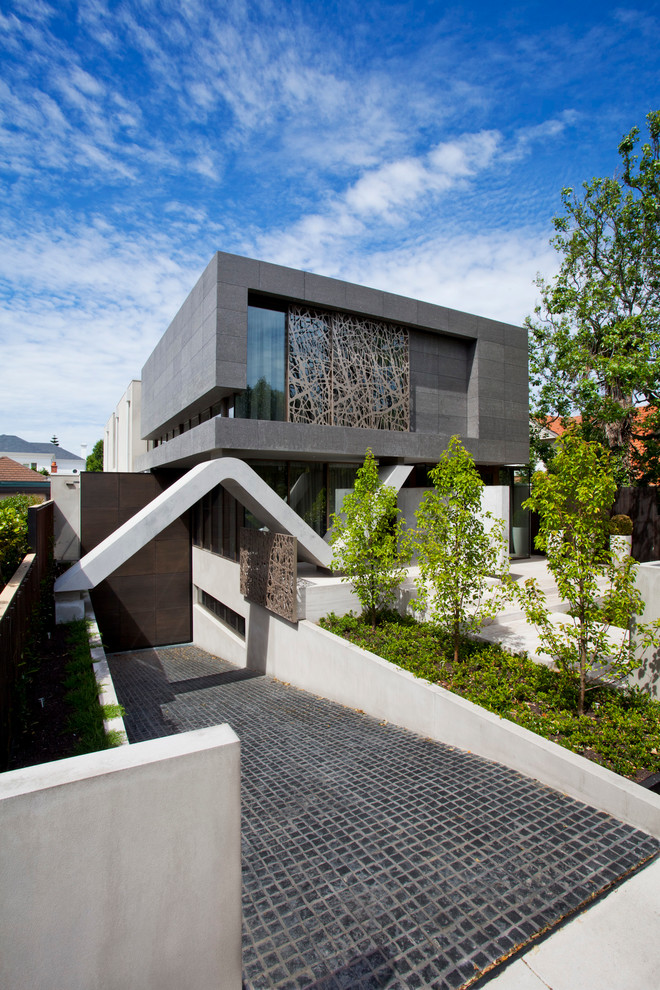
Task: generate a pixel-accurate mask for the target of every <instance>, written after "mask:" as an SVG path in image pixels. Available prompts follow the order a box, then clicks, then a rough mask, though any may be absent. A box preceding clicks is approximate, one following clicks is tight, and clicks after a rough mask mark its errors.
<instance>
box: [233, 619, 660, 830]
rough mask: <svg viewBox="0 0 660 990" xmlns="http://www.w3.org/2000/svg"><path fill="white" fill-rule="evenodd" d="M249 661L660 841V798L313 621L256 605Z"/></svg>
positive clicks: (294, 682)
mask: <svg viewBox="0 0 660 990" xmlns="http://www.w3.org/2000/svg"><path fill="white" fill-rule="evenodd" d="M250 613H251V615H250V635H249V637H248V647H247V664H248V666H249V667H253V666H254V667H255V668H256V669H264V670H266V671H267V673H268V674H271V675H272V676H273V677H277V678H278V679H279V680H283V681H286V682H288V683H290V684H294V685H295V686H296V687H300V688H303V689H305V690H307V691H311V692H312V693H313V694H318V695H321V696H323V697H325V698H329V699H330V700H332V701H337V702H339V703H340V704H343V705H347V706H349V707H351V708H360V709H361V710H362V711H364V712H366V713H367V714H369V715H372V716H373V717H374V718H378V719H381V720H383V719H384V720H386V721H388V722H392V723H394V724H395V725H400V726H402V727H404V728H406V729H410V730H411V731H413V732H419V733H421V734H422V735H424V736H428V737H429V738H431V739H437V740H439V741H440V742H444V743H447V744H448V745H450V746H458V747H460V748H461V749H465V750H469V751H471V752H473V753H477V754H478V755H480V756H483V757H486V758H487V759H491V760H496V761H498V762H500V763H503V764H504V765H505V766H508V767H511V768H512V769H514V770H517V771H519V772H520V773H523V774H525V775H526V776H528V777H533V778H535V779H537V780H539V781H541V782H542V783H544V784H547V785H549V786H550V787H554V788H556V789H557V790H560V791H562V792H563V793H565V794H569V795H570V796H571V797H574V798H577V799H578V800H581V801H585V802H586V803H587V804H591V805H592V806H593V807H595V808H598V809H600V810H601V811H605V812H607V813H608V814H611V815H614V816H615V817H617V818H619V819H621V820H623V821H626V822H629V823H630V824H631V825H635V826H636V827H639V828H642V829H645V830H646V831H648V832H650V833H651V834H653V835H655V836H657V837H658V838H660V795H657V794H653V793H652V792H649V791H647V790H646V789H645V788H642V787H640V786H639V785H638V784H634V783H632V781H629V780H626V779H625V778H623V777H620V776H618V775H617V774H615V773H612V772H611V771H610V770H606V769H605V768H604V767H600V766H598V765H596V764H593V763H591V762H590V761H589V760H586V759H585V758H584V757H582V756H577V755H576V754H575V753H571V752H569V750H566V749H563V748H562V747H561V746H557V745H556V744H555V743H552V742H549V741H548V740H546V739H542V738H541V737H540V736H537V735H535V734H534V733H532V732H529V731H528V730H527V729H523V728H521V727H520V726H517V725H514V724H513V723H512V722H509V721H507V720H506V719H502V718H500V717H499V716H497V715H493V714H491V713H490V712H487V711H485V709H483V708H479V707H478V706H477V705H474V704H472V703H471V702H469V701H466V700H465V699H463V698H460V697H458V695H454V694H451V693H450V692H449V691H445V690H444V689H443V688H440V687H438V686H437V685H435V684H433V685H432V684H428V683H427V682H425V681H422V680H420V679H418V678H415V677H413V675H412V674H409V673H408V672H407V671H404V670H401V669H399V668H398V667H395V666H394V665H393V664H390V663H388V662H387V661H385V660H382V659H381V658H380V657H377V656H375V655H374V654H371V653H368V652H367V651H365V650H361V649H359V648H358V647H355V646H352V645H351V644H350V643H347V642H346V641H344V640H341V639H339V638H338V637H336V636H334V635H332V634H331V633H328V632H326V631H325V630H323V629H320V628H319V627H318V626H316V625H314V624H313V623H311V622H309V621H305V622H301V623H299V624H298V629H297V632H296V630H295V628H293V627H290V626H289V625H288V624H287V623H284V622H282V621H281V620H278V619H277V618H276V617H275V616H273V615H269V614H268V613H267V612H265V610H263V609H259V607H258V606H254V605H253V606H251V607H250Z"/></svg>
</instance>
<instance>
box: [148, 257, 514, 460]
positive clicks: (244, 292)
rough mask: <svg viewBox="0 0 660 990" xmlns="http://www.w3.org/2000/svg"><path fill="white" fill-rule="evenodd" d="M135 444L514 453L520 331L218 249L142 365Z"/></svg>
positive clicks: (245, 453)
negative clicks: (454, 447) (451, 447)
mask: <svg viewBox="0 0 660 990" xmlns="http://www.w3.org/2000/svg"><path fill="white" fill-rule="evenodd" d="M141 434H142V437H143V438H144V439H146V440H147V441H148V447H149V449H148V451H147V452H146V453H145V454H142V455H141V456H140V457H139V458H138V460H137V464H136V467H137V469H138V470H147V469H150V468H157V467H188V466H191V465H192V464H195V463H197V462H199V461H202V460H206V459H208V458H209V457H217V456H222V455H223V454H233V455H234V456H239V457H244V458H259V457H262V458H263V457H268V456H270V457H276V458H287V457H289V458H298V459H300V458H304V459H313V460H326V461H333V460H340V459H341V460H346V459H348V460H361V459H362V458H363V457H364V452H365V450H366V448H367V447H371V448H372V450H373V451H374V454H375V455H376V456H377V457H380V458H383V459H391V460H400V461H403V462H405V463H411V464H414V463H418V464H424V463H426V464H428V463H434V462H436V461H437V460H438V458H439V457H440V455H441V453H442V452H443V450H444V449H445V448H446V446H447V444H448V441H449V438H450V437H451V436H453V435H454V434H458V435H459V436H461V438H462V439H463V442H464V443H465V445H466V446H467V447H468V448H469V449H470V450H471V452H472V454H473V456H474V458H475V460H476V461H477V463H478V464H482V465H486V464H488V465H492V466H498V465H500V466H504V465H507V464H522V463H525V462H526V461H527V460H528V376H527V334H526V331H525V330H524V329H522V328H521V327H516V326H511V325H509V324H504V323H500V322H497V321H494V320H489V319H486V318H483V317H479V316H472V315H469V314H467V313H463V312H459V311H457V310H452V309H447V308H445V307H442V306H435V305H432V304H430V303H426V302H421V301H417V300H414V299H408V298H405V297H402V296H397V295H393V294H392V293H388V292H382V291H379V290H376V289H369V288H366V287H364V286H360V285H354V284H351V283H347V282H342V281H339V280H337V279H332V278H326V277H323V276H320V275H314V274H311V273H309V272H302V271H296V270H294V269H290V268H284V267H281V266H279V265H273V264H269V263H266V262H261V261H256V260H252V259H249V258H242V257H238V256H236V255H230V254H224V253H217V254H216V255H215V256H214V257H213V258H212V260H211V262H210V263H209V265H208V266H207V268H206V270H205V271H204V273H203V274H202V276H201V278H200V279H199V281H198V283H197V285H196V286H195V287H194V289H193V290H192V292H191V293H190V295H189V296H188V298H187V299H186V300H185V302H184V304H183V306H182V307H181V309H180V310H179V312H178V313H177V315H176V316H175V317H174V319H173V321H172V323H171V324H170V326H169V327H168V329H167V330H166V331H165V333H164V335H163V337H162V339H161V340H160V341H159V343H158V344H157V346H156V348H155V349H154V351H153V352H152V354H151V356H150V357H149V359H148V360H147V362H146V364H145V366H144V368H143V370H142V427H141Z"/></svg>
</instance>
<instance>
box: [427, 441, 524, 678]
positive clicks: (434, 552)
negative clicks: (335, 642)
mask: <svg viewBox="0 0 660 990" xmlns="http://www.w3.org/2000/svg"><path fill="white" fill-rule="evenodd" d="M429 477H430V479H431V481H432V483H433V486H434V487H433V489H432V490H431V491H429V492H427V493H426V494H425V496H424V498H423V499H422V502H421V504H420V506H419V509H418V510H417V534H416V538H415V549H416V551H417V554H418V559H419V571H420V576H419V580H418V582H417V588H418V594H417V601H418V603H419V606H420V608H421V609H425V610H427V611H428V613H429V615H430V616H431V618H432V619H433V620H434V622H436V623H437V624H438V625H440V626H441V627H442V628H443V629H445V630H446V631H447V632H449V633H450V634H451V636H452V641H453V644H454V659H458V654H459V649H460V641H461V636H462V635H463V634H465V633H466V632H468V631H470V630H474V629H476V628H477V626H478V625H479V624H480V622H481V621H482V620H483V619H484V618H486V617H487V616H490V615H493V614H494V613H495V612H496V611H497V605H498V601H499V596H498V595H497V594H496V593H495V592H494V590H493V589H492V587H489V585H488V581H487V575H489V574H495V573H496V572H497V571H502V570H503V569H504V567H505V566H506V561H507V554H506V549H505V544H504V523H503V521H502V520H501V519H495V518H494V517H493V515H492V513H490V512H482V510H481V498H482V489H483V481H482V480H481V478H480V477H479V473H478V472H477V470H476V468H475V466H474V461H473V459H472V457H471V456H470V454H469V453H468V452H467V451H466V450H465V448H464V447H463V445H462V444H461V442H460V440H459V438H458V437H452V439H451V441H450V443H449V447H448V448H447V450H446V451H445V452H444V454H443V455H442V457H441V459H440V462H439V463H438V464H437V465H436V467H435V468H433V469H432V471H430V472H429ZM486 522H488V523H490V530H487V528H486V525H485V523H486Z"/></svg>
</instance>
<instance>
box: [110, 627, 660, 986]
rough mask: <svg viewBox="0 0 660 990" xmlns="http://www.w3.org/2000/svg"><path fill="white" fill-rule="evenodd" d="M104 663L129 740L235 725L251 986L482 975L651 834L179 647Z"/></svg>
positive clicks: (648, 842) (458, 980)
mask: <svg viewBox="0 0 660 990" xmlns="http://www.w3.org/2000/svg"><path fill="white" fill-rule="evenodd" d="M109 662H110V667H111V671H112V675H113V679H114V682H115V687H116V689H117V694H118V696H119V700H120V701H121V703H122V704H123V705H124V706H125V707H126V710H127V715H126V720H125V721H126V727H127V730H128V734H129V738H130V739H131V741H137V740H141V739H147V738H153V737H155V736H161V735H167V734H170V733H175V732H182V731H186V730H187V729H193V728H198V727H200V726H203V725H212V724H216V723H218V722H224V721H227V722H229V724H230V725H231V726H232V728H234V729H235V730H236V732H237V733H238V735H239V737H240V739H241V749H242V773H243V781H242V785H243V795H242V808H243V880H244V901H243V912H244V941H243V965H244V980H245V987H246V988H248V990H269V988H282V990H283V988H295V987H298V988H303V987H307V988H310V990H311V988H315V990H339V988H342V987H343V988H355V990H357V988H360V990H366V988H378V987H387V988H390V990H397V988H398V990H404V988H419V987H430V988H437V990H445V988H458V987H464V986H470V985H472V984H474V983H475V981H478V980H480V979H482V980H483V979H491V980H492V978H493V977H494V975H495V974H496V971H497V968H498V967H500V966H501V965H502V964H503V962H504V961H505V960H506V959H508V958H510V957H511V956H512V955H513V954H515V953H516V952H519V951H521V950H524V949H525V947H526V946H530V945H531V944H532V942H533V941H534V940H535V939H537V938H538V936H539V935H541V934H542V933H545V932H547V931H550V930H552V929H554V928H556V927H557V926H558V925H559V924H560V923H561V922H562V920H564V919H566V918H567V917H569V916H571V915H572V914H573V913H575V912H576V911H580V910H581V909H582V908H583V907H585V906H586V905H588V904H589V903H591V901H592V900H593V899H594V898H596V897H598V896H599V894H601V893H602V892H604V891H606V890H608V889H610V888H612V887H615V886H616V885H617V884H618V883H619V882H620V881H621V880H622V879H623V878H625V877H626V876H628V875H629V874H630V873H631V872H633V871H635V870H636V869H637V868H638V867H639V866H640V865H642V864H643V863H645V862H648V861H649V860H650V859H652V858H653V857H655V856H656V855H657V851H658V843H657V842H656V841H655V840H654V839H652V838H650V837H649V836H648V835H646V834H644V833H642V832H639V831H636V830H635V829H632V828H630V827H629V826H627V825H624V824H622V823H620V822H617V821H615V820H614V819H612V818H610V817H609V816H607V815H604V814H602V813H600V812H597V811H595V810H593V809H591V808H588V807H587V806H585V805H582V804H580V803H579V802H577V801H573V800H572V799H569V798H567V797H565V796H564V795H562V794H559V793H557V792H555V791H553V790H551V789H549V788H547V787H543V786H541V785H539V784H536V783H535V782H533V781H531V780H529V779H527V778H525V777H523V776H521V775H519V774H516V773H515V772H513V771H511V770H508V769H506V768H505V767H502V766H500V765H498V764H495V763H491V762H489V761H487V760H483V759H481V758H478V757H475V756H473V755H472V754H469V753H465V752H462V751H459V750H455V749H451V748H450V747H447V746H443V745H442V744H439V743H436V742H432V741H430V740H428V739H424V738H421V737H418V736H416V735H414V734H413V733H409V732H406V731H404V730H402V729H398V728H395V727H393V726H388V725H382V724H379V723H378V722H376V721H375V720H373V719H371V718H368V717H367V716H365V715H363V714H362V713H360V712H356V711H353V710H351V709H348V708H343V707H341V706H339V705H335V704H332V703H330V702H328V701H325V700H323V699H320V698H315V697H313V696H311V695H308V694H306V693H305V692H302V691H298V690H295V689H293V688H291V687H288V686H287V685H284V684H281V683H278V682H277V681H274V680H273V679H271V678H267V677H263V676H256V675H255V674H254V673H252V672H250V671H245V670H239V669H237V668H235V667H232V666H231V665H230V664H228V663H226V662H223V661H221V660H218V659H217V658H214V657H211V656H210V655H209V654H206V653H204V652H203V651H201V650H198V649H196V648H194V647H168V648H165V649H159V650H148V651H142V652H139V653H134V654H120V655H114V656H111V657H109ZM654 869H655V867H654ZM627 886H628V885H626V887H627ZM623 889H626V888H625V887H624V888H623ZM612 896H613V895H612V894H611V895H610V897H608V898H607V899H606V900H605V901H604V902H603V903H604V904H607V903H608V902H609V901H610V898H611V897H612ZM594 910H596V909H595V908H594ZM591 916H592V912H591V911H590V912H588V913H587V915H586V916H585V917H586V918H587V919H589V918H590V917H591ZM562 936H563V933H562V932H560V934H559V936H557V937H562ZM546 944H548V945H549V944H550V943H546ZM544 948H545V945H544V946H541V949H540V950H539V951H541V952H542V951H544ZM608 948H609V942H608V943H607V944H606V946H604V947H603V951H604V952H607V951H608ZM526 959H527V957H525V960H526ZM520 965H521V966H524V967H525V969H524V970H522V973H523V977H527V976H528V975H529V974H530V973H531V972H532V971H531V970H530V969H529V963H528V962H527V961H524V962H522V961H521V962H520ZM514 966H518V963H515V964H514ZM514 966H512V967H511V968H510V969H509V970H507V971H506V972H505V973H504V974H503V977H502V978H503V979H516V978H517V977H518V973H519V970H518V969H514ZM484 974H487V975H484ZM532 975H533V974H532ZM550 985H552V984H550ZM502 986H503V987H504V988H505V990H506V988H507V987H510V990H513V988H514V987H515V986H516V984H515V983H512V984H510V985H509V984H506V983H504V984H502ZM520 986H521V987H523V986H524V985H523V984H520ZM594 986H600V984H599V983H598V982H588V983H586V984H581V983H573V984H572V985H571V990H579V988H580V987H584V988H585V990H586V988H587V987H594ZM619 986H636V987H642V988H644V986H645V985H644V983H637V982H634V983H628V981H627V980H624V981H623V982H622V983H620V984H619ZM649 990H650V988H649Z"/></svg>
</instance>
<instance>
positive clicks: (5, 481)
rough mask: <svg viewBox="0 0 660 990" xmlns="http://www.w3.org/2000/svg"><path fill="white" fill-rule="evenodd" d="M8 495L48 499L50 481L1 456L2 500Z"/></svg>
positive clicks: (0, 496) (9, 458)
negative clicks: (37, 496)
mask: <svg viewBox="0 0 660 990" xmlns="http://www.w3.org/2000/svg"><path fill="white" fill-rule="evenodd" d="M8 495H41V496H42V497H43V498H44V499H48V498H50V479H49V478H45V477H44V475H43V474H39V472H38V471H32V470H31V468H26V467H24V466H23V465H22V464H19V463H18V462H17V461H14V460H12V458H11V457H6V456H0V499H2V498H5V497H6V496H8Z"/></svg>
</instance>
